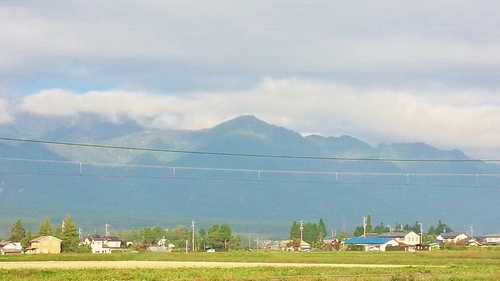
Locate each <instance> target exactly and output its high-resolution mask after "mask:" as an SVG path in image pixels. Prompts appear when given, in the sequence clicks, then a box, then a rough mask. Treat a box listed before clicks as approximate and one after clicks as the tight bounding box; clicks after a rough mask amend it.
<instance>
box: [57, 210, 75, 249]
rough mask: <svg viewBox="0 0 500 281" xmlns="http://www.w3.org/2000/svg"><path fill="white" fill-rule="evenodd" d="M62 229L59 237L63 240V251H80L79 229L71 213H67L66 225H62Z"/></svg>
mask: <svg viewBox="0 0 500 281" xmlns="http://www.w3.org/2000/svg"><path fill="white" fill-rule="evenodd" d="M61 231H62V233H61V236H60V237H59V238H60V239H61V240H62V242H61V248H62V249H61V250H62V252H78V251H79V249H78V248H79V245H80V238H79V235H78V229H76V227H75V224H74V223H73V221H72V220H71V216H70V215H67V216H66V218H65V219H64V227H61Z"/></svg>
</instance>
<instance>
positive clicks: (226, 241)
mask: <svg viewBox="0 0 500 281" xmlns="http://www.w3.org/2000/svg"><path fill="white" fill-rule="evenodd" d="M117 235H118V236H119V237H120V238H121V239H122V241H134V242H135V243H136V244H142V245H144V246H148V245H156V244H158V242H159V241H160V240H164V241H166V243H167V244H173V245H174V247H175V248H178V249H179V248H184V247H185V246H186V241H188V243H189V244H190V247H192V245H191V243H192V238H193V231H192V229H191V228H188V227H186V226H183V225H180V226H177V227H175V228H173V229H164V228H162V227H160V226H154V227H144V228H141V229H139V230H120V231H118V232H117ZM194 238H195V240H194V243H195V248H196V249H198V250H206V249H216V250H218V251H221V250H222V251H227V250H229V249H232V250H236V249H239V248H241V237H240V236H239V235H234V234H233V232H232V229H231V227H230V226H229V225H228V224H221V225H219V224H215V225H212V226H211V227H210V228H208V229H205V228H200V229H199V230H198V232H197V233H196V231H195V234H194Z"/></svg>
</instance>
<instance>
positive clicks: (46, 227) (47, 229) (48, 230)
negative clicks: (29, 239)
mask: <svg viewBox="0 0 500 281" xmlns="http://www.w3.org/2000/svg"><path fill="white" fill-rule="evenodd" d="M52 234H53V233H52V226H51V224H50V219H49V217H45V220H44V221H43V222H42V223H41V224H40V228H39V229H38V232H37V233H36V236H37V237H38V236H49V235H52Z"/></svg>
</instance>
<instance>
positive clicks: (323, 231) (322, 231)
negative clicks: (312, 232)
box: [318, 219, 327, 242]
mask: <svg viewBox="0 0 500 281" xmlns="http://www.w3.org/2000/svg"><path fill="white" fill-rule="evenodd" d="M326 233H327V231H326V225H325V222H324V221H323V219H319V223H318V238H319V241H320V242H321V241H323V238H325V237H326Z"/></svg>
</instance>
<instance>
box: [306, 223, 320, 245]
mask: <svg viewBox="0 0 500 281" xmlns="http://www.w3.org/2000/svg"><path fill="white" fill-rule="evenodd" d="M302 236H303V240H304V241H306V242H307V243H309V244H314V242H316V240H317V239H318V226H317V225H316V224H315V223H312V222H306V223H305V224H304V230H303V233H302Z"/></svg>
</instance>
